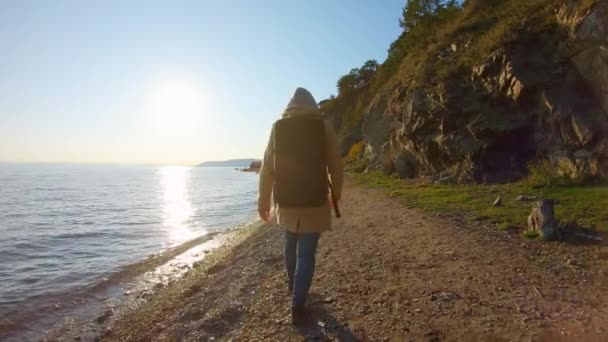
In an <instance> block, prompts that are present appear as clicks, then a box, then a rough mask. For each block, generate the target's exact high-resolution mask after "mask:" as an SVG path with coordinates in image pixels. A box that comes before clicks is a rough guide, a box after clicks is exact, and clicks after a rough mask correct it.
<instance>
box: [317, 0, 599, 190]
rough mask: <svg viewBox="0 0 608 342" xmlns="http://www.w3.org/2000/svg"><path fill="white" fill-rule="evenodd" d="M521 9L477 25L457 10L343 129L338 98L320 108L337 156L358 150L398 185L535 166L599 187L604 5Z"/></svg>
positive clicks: (469, 12) (482, 177)
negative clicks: (337, 140) (337, 141)
mask: <svg viewBox="0 0 608 342" xmlns="http://www.w3.org/2000/svg"><path fill="white" fill-rule="evenodd" d="M494 2H496V1H494ZM477 3H479V2H477ZM502 3H510V4H501V5H500V6H503V9H504V10H505V11H506V10H513V11H515V10H518V8H516V7H514V6H516V5H515V4H513V3H522V2H516V1H510V2H509V1H503V2H502ZM530 3H531V4H530V5H529V6H528V5H526V6H528V7H527V8H525V9H523V10H521V12H520V13H518V15H511V16H510V17H509V14H505V15H503V16H501V15H496V16H495V17H494V19H495V20H494V21H492V20H491V19H492V17H488V16H486V18H487V19H488V21H490V22H486V23H484V25H482V24H480V23H479V19H475V18H477V17H476V16H477V15H478V13H481V12H479V11H482V10H484V9H483V8H481V7H483V6H484V5H479V4H473V3H471V4H467V5H465V8H463V9H461V13H460V14H459V16H458V17H457V18H456V19H453V20H452V21H451V22H449V23H447V24H444V26H449V27H448V29H449V34H445V33H444V35H443V36H441V39H437V42H436V43H434V44H433V45H432V46H430V47H425V48H424V49H422V48H419V51H415V50H412V51H409V52H408V53H406V54H405V57H404V58H403V60H402V61H401V62H400V66H399V69H398V70H397V71H396V72H395V73H394V74H392V75H391V76H390V77H389V78H388V79H387V80H386V81H385V82H383V84H382V86H381V87H379V88H378V89H377V90H374V92H373V94H372V95H373V96H369V94H367V95H368V96H369V99H370V100H369V102H368V103H365V104H364V105H363V106H359V107H358V108H360V113H356V115H355V118H356V120H355V123H354V124H351V125H345V124H344V122H345V118H344V117H343V113H341V112H340V110H339V109H340V108H343V107H344V105H342V106H340V105H339V102H340V101H346V100H343V99H341V95H338V97H337V98H336V99H332V100H328V101H326V102H325V103H324V106H322V108H325V109H326V115H327V116H328V117H329V119H330V120H332V122H333V123H334V125H335V126H336V128H337V129H338V131H339V134H340V136H341V138H342V151H343V152H344V153H345V154H346V153H347V152H348V151H349V149H351V146H353V145H354V144H356V143H359V144H363V146H364V148H362V149H361V153H359V155H357V156H356V158H357V159H358V160H357V162H358V163H360V164H363V165H365V166H366V167H369V168H377V169H384V170H385V171H387V172H396V173H397V174H398V175H399V176H400V177H402V178H412V177H419V176H430V177H432V178H433V179H435V180H441V181H456V182H502V181H510V180H514V179H518V178H521V177H524V176H525V175H526V174H527V172H528V167H529V166H530V165H533V164H534V163H538V162H539V161H548V163H549V165H551V169H552V171H554V172H555V173H556V174H559V175H560V176H563V177H569V178H572V179H598V178H605V177H607V176H608V134H607V133H608V1H606V0H600V1H565V2H564V1H561V2H560V1H549V0H547V1H531V2H530ZM532 3H534V4H532ZM467 6H468V7H467ZM517 6H519V5H517ZM521 6H524V5H521ZM488 10H489V9H486V13H487V11H488ZM480 16H481V15H480ZM503 18H504V19H503ZM509 18H511V22H507V20H509ZM518 18H519V19H521V20H519V21H518V22H517V19H518ZM475 25H478V27H475ZM448 29H446V28H445V27H444V28H443V30H444V31H446V30H448ZM437 30H439V31H440V30H442V27H439V28H438V29H437ZM497 36H500V37H499V38H496V37H497ZM488 42H490V43H488ZM421 56H422V57H421ZM368 93H369V92H368ZM348 101H359V102H361V101H363V100H362V99H358V100H353V99H352V98H351V99H349V100H348ZM329 104H331V106H329ZM351 121H352V120H351Z"/></svg>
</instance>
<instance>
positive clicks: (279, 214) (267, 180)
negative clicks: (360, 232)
mask: <svg viewBox="0 0 608 342" xmlns="http://www.w3.org/2000/svg"><path fill="white" fill-rule="evenodd" d="M282 116H283V118H290V117H302V116H306V117H318V118H319V119H322V114H321V112H320V111H319V108H318V107H317V103H316V101H315V100H314V98H313V96H312V95H311V94H310V93H309V92H308V91H307V90H306V89H304V88H298V89H296V92H295V93H294V95H293V97H292V98H291V100H290V101H289V104H288V105H287V108H286V109H285V111H284V112H283V115H282ZM323 124H324V127H325V141H326V146H325V154H326V161H327V171H328V178H329V180H330V181H331V182H332V185H333V189H334V195H335V197H336V201H339V200H340V197H341V194H342V181H343V166H342V160H341V158H340V153H339V151H338V143H337V138H336V133H335V132H334V129H333V128H332V127H331V125H330V124H329V123H328V122H327V121H323ZM273 127H274V126H273ZM274 134H275V132H274V129H273V130H272V131H271V133H270V138H269V139H268V145H267V147H266V152H265V153H264V159H263V161H262V169H261V171H260V184H259V197H258V207H259V208H260V209H265V210H267V209H273V210H272V212H273V214H274V216H275V218H276V221H277V223H278V224H279V225H280V226H282V227H283V228H285V229H287V230H288V231H291V232H296V233H297V232H300V233H311V232H323V231H326V230H328V229H330V228H331V223H332V212H331V208H330V205H329V198H328V200H327V201H326V202H325V204H323V205H321V206H319V207H312V208H282V207H280V206H275V207H274V208H272V206H273V203H272V190H273V186H274V181H275V170H274V157H275V147H274V140H275V139H274ZM328 192H329V190H328Z"/></svg>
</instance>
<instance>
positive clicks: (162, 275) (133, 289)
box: [9, 221, 258, 341]
mask: <svg viewBox="0 0 608 342" xmlns="http://www.w3.org/2000/svg"><path fill="white" fill-rule="evenodd" d="M257 224H258V222H257V221H247V222H244V223H242V224H239V225H236V226H234V227H232V228H230V229H228V230H226V231H225V232H216V233H210V234H206V235H202V236H199V237H196V238H194V239H192V240H188V241H185V242H183V243H181V244H179V245H176V246H174V247H171V248H169V249H168V250H166V251H164V252H162V253H159V254H153V255H150V256H148V257H146V258H145V259H143V260H141V261H139V262H136V263H134V264H130V265H127V266H124V267H122V268H121V269H120V270H118V271H116V272H114V273H112V274H110V275H109V276H108V277H106V278H104V279H103V280H102V281H100V282H99V283H97V284H92V285H91V291H92V295H93V296H95V297H101V298H105V300H103V301H99V302H94V303H87V304H84V305H82V306H80V307H75V308H73V309H72V310H70V314H67V315H65V317H64V320H63V323H62V322H59V323H56V324H54V325H53V327H52V328H50V329H48V331H47V332H46V333H45V334H42V336H43V337H42V338H41V340H43V341H64V340H81V341H94V340H96V339H99V338H102V337H103V335H104V334H106V331H108V330H111V328H112V326H113V325H114V324H115V322H116V321H117V320H118V319H120V317H121V316H122V315H124V314H127V313H129V312H131V311H132V310H136V309H137V308H139V307H140V306H141V305H143V304H145V303H146V302H147V301H148V300H150V299H151V298H153V297H154V296H156V295H157V294H158V293H159V292H160V291H162V290H163V289H166V288H167V287H171V286H174V284H176V283H178V282H179V281H181V280H182V279H183V278H184V277H186V276H187V275H188V273H190V272H191V271H192V270H193V269H195V268H197V267H198V266H200V265H201V264H205V263H207V262H208V259H214V258H215V256H214V254H216V253H218V252H219V251H218V250H222V249H224V248H229V246H232V245H234V244H235V241H237V240H238V239H239V237H240V236H241V235H242V234H243V233H244V231H247V230H248V229H250V228H251V227H252V226H255V225H257ZM13 335H14V336H9V337H10V338H14V339H15V340H20V339H21V338H34V336H30V335H28V333H27V332H22V333H19V334H13ZM26 335H27V336H26Z"/></svg>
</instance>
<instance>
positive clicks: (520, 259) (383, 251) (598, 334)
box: [149, 182, 608, 341]
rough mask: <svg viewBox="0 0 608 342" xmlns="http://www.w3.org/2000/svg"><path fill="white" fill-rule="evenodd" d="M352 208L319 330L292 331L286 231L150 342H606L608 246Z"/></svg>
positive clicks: (212, 285) (228, 265) (241, 258)
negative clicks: (285, 271) (214, 341)
mask: <svg viewBox="0 0 608 342" xmlns="http://www.w3.org/2000/svg"><path fill="white" fill-rule="evenodd" d="M344 197H345V199H346V201H344V203H343V208H342V210H343V216H344V217H343V218H342V219H340V220H338V221H337V222H336V225H335V228H334V229H333V230H332V231H331V232H328V233H326V234H325V235H324V236H323V237H322V239H321V243H320V247H319V252H318V259H317V271H316V276H315V280H314V282H313V287H312V290H311V291H312V294H311V300H310V305H311V307H312V309H313V312H314V317H315V322H312V323H311V324H309V325H308V326H306V327H304V328H300V329H296V328H294V327H293V326H291V325H290V323H289V298H288V296H287V294H286V286H285V277H284V274H283V266H282V240H281V239H282V235H281V231H280V230H278V229H277V228H263V229H262V230H261V231H260V232H258V233H256V234H255V235H254V236H253V237H251V238H250V241H246V242H245V244H243V246H241V247H240V248H239V249H237V250H235V251H234V253H233V256H232V257H231V258H230V259H229V260H227V261H226V262H225V263H224V264H223V265H220V266H219V269H218V270H216V272H214V274H211V275H210V278H209V280H208V282H207V284H201V285H202V286H201V290H200V292H198V293H196V294H194V295H192V296H191V297H190V298H189V299H188V301H189V304H188V305H187V306H186V307H185V308H184V309H183V310H181V312H178V313H172V314H169V315H167V320H166V322H164V323H162V324H161V325H160V327H159V326H157V328H156V331H154V330H153V331H152V334H151V335H150V336H149V337H150V338H152V336H155V337H156V338H153V339H159V340H175V339H178V340H200V339H205V338H209V337H210V336H215V337H216V338H218V339H222V340H223V339H226V340H229V339H234V340H239V341H255V340H271V341H288V340H296V341H298V340H303V339H305V338H314V339H319V340H339V341H351V340H354V341H356V340H363V341H368V340H370V341H372V340H373V341H376V340H377V341H389V340H391V341H409V340H415V341H453V340H457V341H556V340H566V341H600V340H604V341H605V340H606V336H608V306H607V304H608V296H607V294H606V292H607V291H606V290H607V288H606V285H608V277H607V276H608V268H607V267H606V266H607V264H606V259H608V249H606V248H605V246H599V245H594V246H573V245H565V244H563V243H549V244H547V243H541V242H528V241H525V240H523V239H521V238H519V237H517V236H515V237H510V236H508V235H507V234H506V233H503V232H498V231H495V230H493V229H486V228H484V227H483V226H481V225H480V226H475V225H473V226H470V225H466V224H464V223H462V222H460V221H458V220H454V219H453V218H451V219H447V218H438V217H433V216H431V215H429V214H426V213H424V212H422V211H420V210H417V209H408V208H406V207H404V206H403V205H402V204H400V203H399V202H398V201H397V200H394V199H392V198H390V197H389V196H387V194H386V193H385V192H384V191H382V190H373V189H365V188H361V187H359V186H354V185H353V184H352V182H349V183H348V184H347V185H346V189H345V194H344ZM195 309H196V310H195ZM192 310H195V311H194V312H198V314H196V315H192V312H193V311H192ZM201 310H204V311H201ZM602 337H603V338H602Z"/></svg>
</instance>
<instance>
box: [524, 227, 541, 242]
mask: <svg viewBox="0 0 608 342" xmlns="http://www.w3.org/2000/svg"><path fill="white" fill-rule="evenodd" d="M524 237H525V238H526V239H529V240H536V239H538V238H539V237H540V235H539V234H538V232H537V231H535V230H532V229H526V231H525V232H524Z"/></svg>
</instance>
